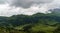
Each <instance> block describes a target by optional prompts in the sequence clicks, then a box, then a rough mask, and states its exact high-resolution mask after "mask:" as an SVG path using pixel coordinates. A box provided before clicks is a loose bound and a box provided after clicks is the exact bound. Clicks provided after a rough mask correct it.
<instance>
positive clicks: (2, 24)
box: [0, 13, 60, 33]
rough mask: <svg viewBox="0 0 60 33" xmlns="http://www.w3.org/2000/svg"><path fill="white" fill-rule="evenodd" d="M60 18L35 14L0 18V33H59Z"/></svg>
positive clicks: (53, 15)
mask: <svg viewBox="0 0 60 33" xmlns="http://www.w3.org/2000/svg"><path fill="white" fill-rule="evenodd" d="M59 27H60V16H56V15H55V14H52V13H51V14H43V13H37V14H34V15H31V16H28V15H13V16H11V17H2V16H0V33H60V28H59Z"/></svg>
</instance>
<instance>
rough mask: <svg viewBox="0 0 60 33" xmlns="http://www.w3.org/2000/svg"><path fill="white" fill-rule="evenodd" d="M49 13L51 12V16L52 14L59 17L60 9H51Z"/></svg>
mask: <svg viewBox="0 0 60 33" xmlns="http://www.w3.org/2000/svg"><path fill="white" fill-rule="evenodd" d="M50 11H52V14H54V15H56V16H60V9H52V10H50Z"/></svg>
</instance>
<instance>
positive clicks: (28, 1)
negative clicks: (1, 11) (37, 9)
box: [9, 0, 53, 8]
mask: <svg viewBox="0 0 60 33" xmlns="http://www.w3.org/2000/svg"><path fill="white" fill-rule="evenodd" d="M52 1H53V0H11V1H9V3H10V6H15V7H22V8H29V7H31V6H32V5H34V4H37V5H39V4H42V3H50V2H52Z"/></svg>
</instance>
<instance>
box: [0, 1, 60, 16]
mask: <svg viewBox="0 0 60 33" xmlns="http://www.w3.org/2000/svg"><path fill="white" fill-rule="evenodd" d="M37 1H38V0H37ZM9 5H10V4H9V3H8V4H0V16H11V15H16V14H25V15H32V14H35V13H38V12H40V13H47V12H48V13H50V11H48V10H50V9H55V8H60V0H54V1H53V2H51V3H44V4H42V3H40V4H34V5H32V6H30V7H29V8H22V7H15V6H13V7H10V6H9Z"/></svg>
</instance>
